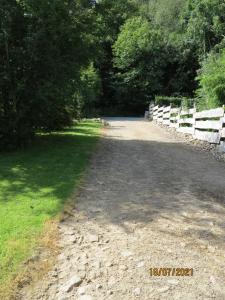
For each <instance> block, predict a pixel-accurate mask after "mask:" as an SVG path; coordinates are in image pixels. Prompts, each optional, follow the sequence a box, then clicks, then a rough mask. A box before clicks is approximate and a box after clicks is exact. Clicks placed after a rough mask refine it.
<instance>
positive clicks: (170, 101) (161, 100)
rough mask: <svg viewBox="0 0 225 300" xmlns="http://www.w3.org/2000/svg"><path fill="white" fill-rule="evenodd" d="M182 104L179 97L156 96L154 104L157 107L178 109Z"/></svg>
mask: <svg viewBox="0 0 225 300" xmlns="http://www.w3.org/2000/svg"><path fill="white" fill-rule="evenodd" d="M181 103H182V98H181V97H168V96H156V97H155V104H156V105H159V106H169V105H171V106H172V107H180V106H181Z"/></svg>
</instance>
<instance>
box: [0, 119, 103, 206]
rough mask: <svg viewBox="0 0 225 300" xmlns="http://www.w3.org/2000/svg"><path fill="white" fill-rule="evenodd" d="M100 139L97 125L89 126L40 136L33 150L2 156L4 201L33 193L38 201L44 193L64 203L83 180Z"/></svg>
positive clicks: (1, 198)
mask: <svg viewBox="0 0 225 300" xmlns="http://www.w3.org/2000/svg"><path fill="white" fill-rule="evenodd" d="M95 130H96V132H95V133H93V131H95ZM97 138H98V134H97V127H96V125H95V124H94V123H93V124H90V123H86V124H83V125H82V126H79V125H78V126H77V127H74V128H72V129H66V130H64V131H63V132H59V133H51V134H40V135H38V136H37V137H36V140H35V142H34V144H33V145H32V146H31V147H30V148H29V149H26V150H23V151H22V150H21V151H17V152H14V153H10V154H4V155H0V166H1V168H0V183H2V186H1V192H0V202H6V201H13V200H14V199H15V197H16V196H17V195H18V194H27V195H31V194H33V193H34V194H33V199H32V198H31V199H30V200H38V199H37V197H38V193H41V196H42V197H43V196H48V195H49V196H50V195H52V196H55V197H57V198H58V199H59V201H60V202H64V201H65V199H66V197H68V195H69V194H70V192H71V191H72V190H73V187H74V184H75V183H76V181H77V180H79V179H80V175H81V172H82V171H83V170H84V167H85V166H86V163H87V160H88V158H89V157H90V154H91V153H92V149H93V146H94V144H95V142H96V140H97ZM36 193H37V194H36Z"/></svg>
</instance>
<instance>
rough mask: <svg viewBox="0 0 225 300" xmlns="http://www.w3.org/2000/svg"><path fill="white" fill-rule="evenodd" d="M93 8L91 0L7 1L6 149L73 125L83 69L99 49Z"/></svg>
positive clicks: (2, 100) (2, 103)
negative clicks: (38, 133) (39, 131)
mask: <svg viewBox="0 0 225 300" xmlns="http://www.w3.org/2000/svg"><path fill="white" fill-rule="evenodd" d="M92 9H93V8H92V6H91V4H90V2H89V1H88V0H79V1H75V0H72V1H69V0H66V1H59V0H52V1H45V0H41V1H33V0H23V1H16V0H13V1H6V0H3V1H1V4H0V19H1V23H0V66H1V69H0V91H1V92H0V148H13V147H15V146H18V145H21V144H23V143H25V142H27V140H29V139H30V138H31V137H32V136H33V135H34V133H35V131H36V130H37V129H44V130H52V129H60V128H62V127H63V126H65V125H70V124H71V122H72V119H73V117H74V116H75V113H76V107H74V103H73V99H72V96H73V94H74V93H75V91H76V87H77V83H78V82H79V80H80V78H79V76H80V70H81V68H83V67H85V65H88V64H89V61H90V59H91V58H92V57H93V56H94V54H95V52H94V51H93V47H92V46H93V44H94V39H93V38H92V35H91V28H92V26H90V24H92V23H93V13H92Z"/></svg>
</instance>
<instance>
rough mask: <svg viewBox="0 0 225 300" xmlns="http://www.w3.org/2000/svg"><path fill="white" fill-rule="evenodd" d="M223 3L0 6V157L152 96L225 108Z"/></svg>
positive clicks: (75, 0) (81, 0)
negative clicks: (76, 122)
mask: <svg viewBox="0 0 225 300" xmlns="http://www.w3.org/2000/svg"><path fill="white" fill-rule="evenodd" d="M224 32H225V3H224V1H221V0H158V1H156V0H149V1H144V0H142V1H138V0H123V1H121V0H99V1H96V2H95V1H90V0H65V1H61V0H49V1H46V0H39V1H36V0H2V1H1V3H0V148H2V149H3V148H4V149H6V148H10V149H13V148H15V147H18V146H22V145H24V144H27V143H28V142H29V141H30V140H31V139H32V138H33V136H34V135H35V133H36V132H37V131H51V130H60V129H62V128H63V127H65V126H70V125H71V124H72V122H73V120H74V119H79V118H82V117H89V116H97V115H101V114H114V115H115V114H117V115H119V114H123V115H125V114H129V115H138V114H143V112H144V110H145V109H146V108H147V105H148V103H149V102H150V101H151V100H152V99H154V98H155V96H156V95H163V96H173V97H186V98H196V101H197V103H198V105H199V107H201V108H211V107H215V106H218V105H221V104H223V103H225V72H224V71H225V50H224V49H225V38H224Z"/></svg>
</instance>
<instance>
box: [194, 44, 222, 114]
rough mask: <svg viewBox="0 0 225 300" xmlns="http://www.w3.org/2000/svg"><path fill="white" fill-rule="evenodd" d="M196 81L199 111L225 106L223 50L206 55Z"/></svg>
mask: <svg viewBox="0 0 225 300" xmlns="http://www.w3.org/2000/svg"><path fill="white" fill-rule="evenodd" d="M197 80H198V81H199V85H200V87H199V89H198V90H197V108H198V109H199V110H203V109H210V108H216V107H218V106H221V105H223V104H225V49H223V50H221V51H220V52H219V53H211V54H210V55H208V57H207V58H206V59H205V60H204V61H203V62H202V67H201V70H200V71H199V75H198V77H197Z"/></svg>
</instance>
